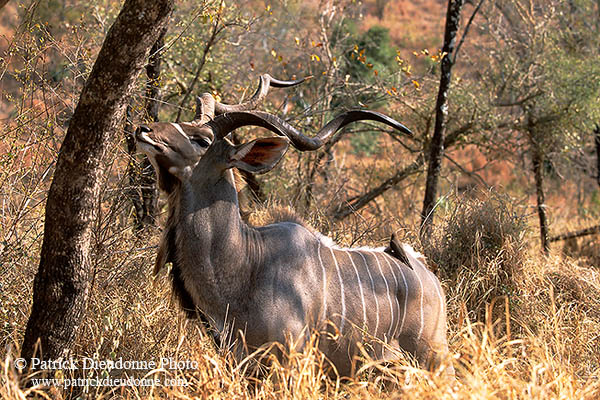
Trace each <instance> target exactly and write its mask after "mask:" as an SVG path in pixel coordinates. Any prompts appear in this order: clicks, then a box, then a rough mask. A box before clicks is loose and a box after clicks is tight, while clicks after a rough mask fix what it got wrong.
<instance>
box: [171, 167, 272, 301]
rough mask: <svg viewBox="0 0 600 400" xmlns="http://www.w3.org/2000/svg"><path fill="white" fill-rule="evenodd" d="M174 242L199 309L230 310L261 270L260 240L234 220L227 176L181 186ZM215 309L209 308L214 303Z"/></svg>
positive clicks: (234, 195) (227, 173)
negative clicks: (179, 245) (180, 245)
mask: <svg viewBox="0 0 600 400" xmlns="http://www.w3.org/2000/svg"><path fill="white" fill-rule="evenodd" d="M177 206H178V207H179V210H178V211H179V223H178V225H179V228H178V231H177V241H178V242H179V243H186V247H185V248H180V249H179V251H180V254H179V257H180V259H181V262H182V265H181V267H182V268H184V269H185V270H187V271H184V275H188V274H189V277H192V279H194V282H195V283H196V284H197V285H201V286H202V291H201V293H198V294H197V296H198V297H199V298H200V300H201V302H202V303H205V304H199V306H201V307H203V306H209V307H215V306H216V307H217V308H219V306H223V305H229V306H235V305H236V303H237V304H239V303H240V302H243V299H245V298H247V292H248V290H251V286H252V285H251V282H252V280H253V277H254V276H255V274H256V272H257V268H258V266H259V265H261V255H262V254H263V251H262V246H261V240H260V236H259V235H258V233H257V231H256V230H255V229H253V228H251V227H249V226H248V225H246V224H245V223H244V222H243V221H242V220H241V218H240V212H239V204H238V195H237V190H236V187H235V181H234V176H233V172H232V171H231V170H227V171H225V173H224V175H222V176H221V177H220V178H219V179H216V180H214V181H208V182H207V181H206V180H205V178H202V177H200V178H198V179H194V178H192V179H191V180H190V181H188V182H185V183H183V184H182V186H181V195H180V198H179V204H178V205H177ZM217 302H218V303H219V304H215V303H217Z"/></svg>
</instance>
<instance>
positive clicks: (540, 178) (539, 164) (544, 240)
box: [531, 144, 550, 254]
mask: <svg viewBox="0 0 600 400" xmlns="http://www.w3.org/2000/svg"><path fill="white" fill-rule="evenodd" d="M531 159H532V164H533V174H534V176H535V192H536V197H537V212H538V217H539V219H540V241H541V245H542V250H543V251H544V254H548V252H549V251H550V242H549V241H548V217H547V215H546V204H545V202H546V200H545V196H544V170H543V168H544V156H543V154H542V152H541V151H540V149H539V148H538V146H536V145H535V144H534V145H532V154H531Z"/></svg>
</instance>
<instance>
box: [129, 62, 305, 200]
mask: <svg viewBox="0 0 600 400" xmlns="http://www.w3.org/2000/svg"><path fill="white" fill-rule="evenodd" d="M305 80H306V78H305V79H299V80H295V81H280V80H277V79H274V78H272V77H271V76H270V75H269V74H264V75H262V76H261V77H260V82H259V86H258V89H257V90H256V92H255V93H254V95H253V96H252V97H251V98H250V99H249V100H248V101H246V102H244V103H242V104H237V105H228V104H222V103H220V102H218V101H216V100H215V99H214V97H213V96H212V95H211V94H210V93H204V94H202V95H201V96H199V97H197V98H196V115H195V117H194V120H193V121H191V122H186V123H169V122H156V123H151V124H144V125H140V126H139V127H138V129H137V130H136V132H135V140H136V143H137V147H138V151H141V152H143V153H145V154H146V155H147V156H148V158H149V159H150V162H151V163H152V166H153V167H154V169H155V170H156V174H157V178H158V185H159V188H160V189H162V190H164V191H165V192H167V193H171V192H172V191H173V189H174V187H175V185H177V184H178V183H179V182H181V181H183V180H185V179H189V177H190V176H191V172H192V170H193V169H194V167H195V166H196V165H197V164H198V162H199V160H200V158H201V157H202V156H203V155H204V153H205V152H206V150H207V149H208V147H209V146H210V145H211V144H212V143H213V141H214V140H215V135H214V133H213V129H212V128H211V127H209V126H205V124H206V123H207V122H210V121H212V120H213V119H214V118H215V115H222V114H225V113H232V112H234V113H235V112H240V111H248V110H252V109H254V108H256V107H257V106H259V105H260V104H261V103H262V101H263V100H264V99H265V97H266V95H267V93H268V91H269V88H270V87H290V86H295V85H298V84H300V83H302V82H304V81H305Z"/></svg>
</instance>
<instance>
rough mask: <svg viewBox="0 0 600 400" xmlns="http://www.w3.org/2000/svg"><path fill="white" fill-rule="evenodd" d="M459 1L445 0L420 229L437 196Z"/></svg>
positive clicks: (429, 216) (461, 0) (424, 227)
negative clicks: (436, 89)
mask: <svg viewBox="0 0 600 400" xmlns="http://www.w3.org/2000/svg"><path fill="white" fill-rule="evenodd" d="M463 4H464V0H448V10H447V13H446V28H445V33H444V46H443V48H442V52H443V54H444V57H443V58H442V63H441V71H442V72H441V77H440V87H439V90H438V97H437V101H436V105H435V128H434V131H433V137H432V138H431V142H430V144H429V157H428V160H429V164H428V167H427V181H426V184H425V197H424V199H423V211H421V224H422V232H425V231H427V227H428V226H429V225H430V223H431V220H432V214H433V209H434V206H435V202H436V197H437V189H438V180H439V176H440V170H441V167H442V157H443V156H444V136H445V134H446V117H447V116H448V91H449V90H450V83H451V78H452V66H453V65H454V61H455V60H454V58H453V54H452V53H453V51H454V46H455V44H456V43H455V42H456V33H457V32H458V28H459V23H460V11H461V8H462V6H463Z"/></svg>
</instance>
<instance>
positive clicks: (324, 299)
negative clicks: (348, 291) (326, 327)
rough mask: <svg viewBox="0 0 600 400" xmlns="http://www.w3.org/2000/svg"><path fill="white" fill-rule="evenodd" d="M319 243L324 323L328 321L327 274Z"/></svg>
mask: <svg viewBox="0 0 600 400" xmlns="http://www.w3.org/2000/svg"><path fill="white" fill-rule="evenodd" d="M317 242H318V243H319V245H318V247H317V254H318V255H319V263H320V264H321V272H322V273H323V311H322V314H321V315H322V316H323V321H325V320H326V319H327V273H326V271H325V266H324V265H323V259H322V258H321V241H320V240H318V241H317Z"/></svg>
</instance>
